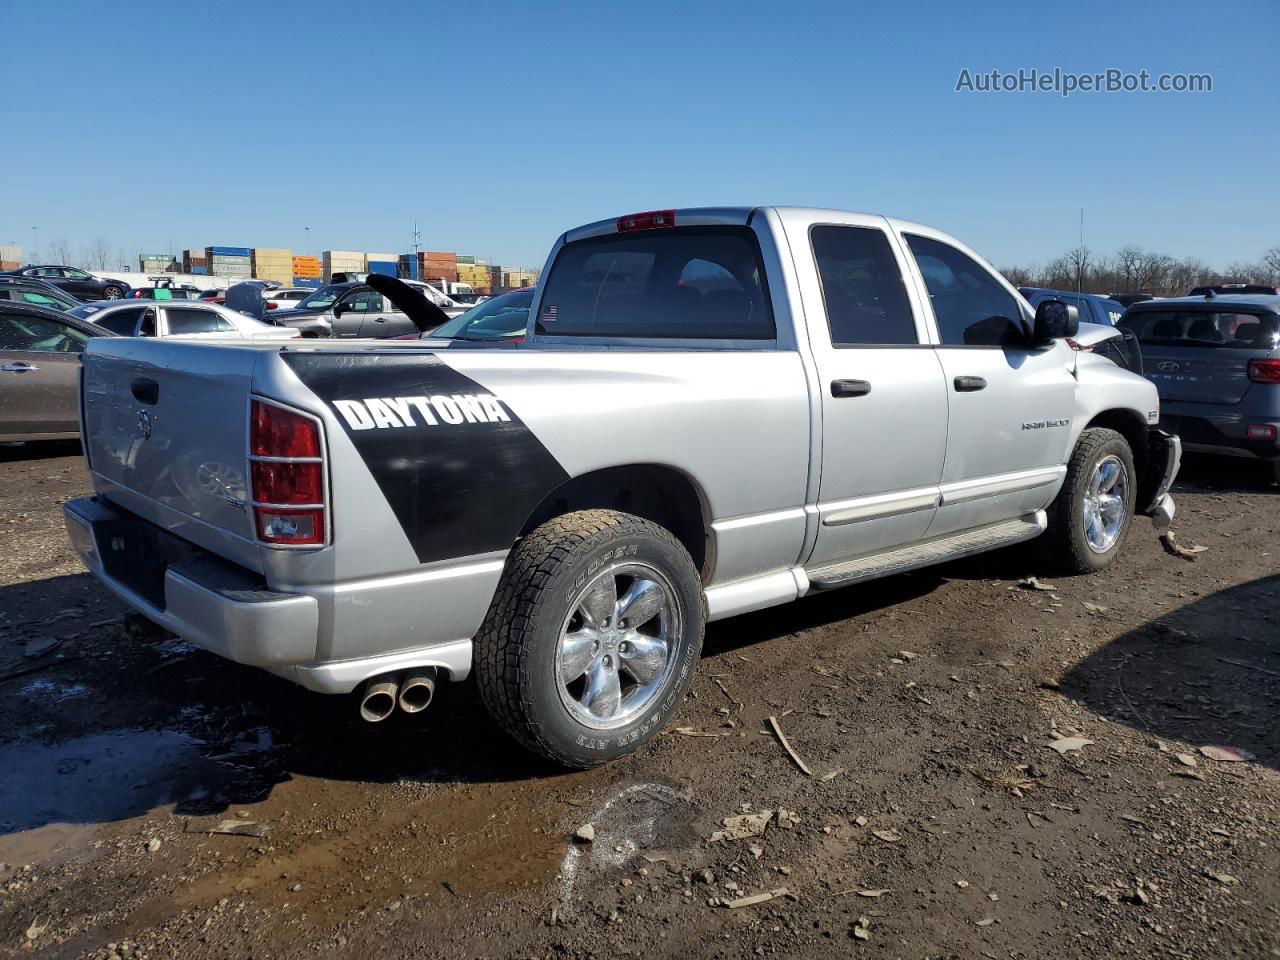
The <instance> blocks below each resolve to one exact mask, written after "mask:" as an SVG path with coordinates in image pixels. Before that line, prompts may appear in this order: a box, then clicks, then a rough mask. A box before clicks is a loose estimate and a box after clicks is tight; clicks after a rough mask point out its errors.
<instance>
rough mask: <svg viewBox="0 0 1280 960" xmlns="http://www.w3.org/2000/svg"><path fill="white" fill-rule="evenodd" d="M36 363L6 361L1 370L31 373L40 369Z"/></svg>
mask: <svg viewBox="0 0 1280 960" xmlns="http://www.w3.org/2000/svg"><path fill="white" fill-rule="evenodd" d="M39 369H40V368H39V367H37V366H36V365H35V364H34V363H23V362H22V361H21V360H19V361H18V362H17V363H6V364H5V365H4V366H3V367H0V370H3V371H4V372H5V373H30V372H31V371H32V370H39Z"/></svg>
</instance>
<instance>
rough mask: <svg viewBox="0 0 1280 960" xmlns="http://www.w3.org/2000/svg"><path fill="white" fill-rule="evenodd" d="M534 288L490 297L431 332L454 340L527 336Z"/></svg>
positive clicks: (434, 335) (433, 334)
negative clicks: (490, 298) (525, 334)
mask: <svg viewBox="0 0 1280 960" xmlns="http://www.w3.org/2000/svg"><path fill="white" fill-rule="evenodd" d="M532 303H533V290H532V288H530V289H528V290H513V291H512V292H511V293H504V294H503V295H502V296H500V297H494V298H493V299H492V300H486V301H485V302H484V303H481V304H479V305H477V306H474V307H472V308H471V309H470V310H468V311H467V312H466V313H463V314H460V315H459V316H456V317H454V318H453V319H452V320H450V321H449V322H448V323H442V324H441V325H440V326H438V327H436V329H435V330H433V331H432V332H431V334H430V335H431V336H433V337H449V338H450V339H453V340H506V339H510V338H512V337H523V336H524V333H525V328H526V327H527V326H528V325H529V305H530V304H532Z"/></svg>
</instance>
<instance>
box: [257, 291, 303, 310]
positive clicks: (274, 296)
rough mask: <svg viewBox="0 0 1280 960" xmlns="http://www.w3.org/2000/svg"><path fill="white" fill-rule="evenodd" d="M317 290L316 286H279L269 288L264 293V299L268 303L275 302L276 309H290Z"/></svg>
mask: <svg viewBox="0 0 1280 960" xmlns="http://www.w3.org/2000/svg"><path fill="white" fill-rule="evenodd" d="M315 292H316V291H315V288H314V287H279V288H278V289H276V290H268V291H267V292H266V293H264V294H263V299H265V300H266V301H267V303H268V304H273V305H274V307H275V308H276V309H280V310H288V309H289V308H291V307H296V306H297V305H298V303H299V302H300V301H302V300H305V299H306V298H307V297H309V296H311V294H313V293H315Z"/></svg>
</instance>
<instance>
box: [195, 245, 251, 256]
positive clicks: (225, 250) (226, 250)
mask: <svg viewBox="0 0 1280 960" xmlns="http://www.w3.org/2000/svg"><path fill="white" fill-rule="evenodd" d="M205 253H207V254H208V255H209V256H211V257H250V256H253V251H252V250H251V249H249V248H248V247H205Z"/></svg>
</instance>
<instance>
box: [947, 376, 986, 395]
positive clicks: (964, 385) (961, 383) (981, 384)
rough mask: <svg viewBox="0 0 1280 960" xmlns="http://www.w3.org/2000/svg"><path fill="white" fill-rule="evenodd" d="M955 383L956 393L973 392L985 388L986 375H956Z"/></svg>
mask: <svg viewBox="0 0 1280 960" xmlns="http://www.w3.org/2000/svg"><path fill="white" fill-rule="evenodd" d="M955 385H956V392H958V393H974V392H976V391H978V390H985V389H987V379H986V377H956V379H955Z"/></svg>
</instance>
